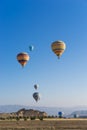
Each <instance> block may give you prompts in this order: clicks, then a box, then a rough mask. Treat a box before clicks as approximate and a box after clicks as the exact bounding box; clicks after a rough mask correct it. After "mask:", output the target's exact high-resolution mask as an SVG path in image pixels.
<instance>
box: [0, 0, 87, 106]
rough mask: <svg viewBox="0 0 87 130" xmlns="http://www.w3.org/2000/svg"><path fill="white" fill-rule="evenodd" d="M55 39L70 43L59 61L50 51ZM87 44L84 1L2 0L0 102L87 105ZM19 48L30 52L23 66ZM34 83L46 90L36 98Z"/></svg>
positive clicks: (85, 5)
mask: <svg viewBox="0 0 87 130" xmlns="http://www.w3.org/2000/svg"><path fill="white" fill-rule="evenodd" d="M56 40H62V41H64V42H65V43H66V46H67V47H66V50H65V52H64V54H63V55H62V57H61V59H60V60H58V58H57V56H56V55H55V54H54V53H53V52H52V50H51V44H52V42H53V41H56ZM31 44H32V45H34V50H33V51H32V52H30V51H29V48H28V47H29V45H31ZM86 48H87V1H86V0H37V1H36V0H3V1H0V104H1V105H4V104H20V105H34V106H57V107H62V106H65V107H67V106H78V105H87V57H86V56H87V49H86ZM19 52H27V53H28V54H29V56H30V60H29V62H28V63H27V65H26V66H25V67H24V68H23V69H22V67H21V65H20V64H19V63H18V62H17V59H16V55H17V54H18V53H19ZM34 84H39V88H38V91H39V92H40V93H41V95H42V97H41V100H40V101H39V102H38V103H36V102H35V101H34V99H33V97H32V94H33V93H34V92H35V89H34V87H33V86H34Z"/></svg>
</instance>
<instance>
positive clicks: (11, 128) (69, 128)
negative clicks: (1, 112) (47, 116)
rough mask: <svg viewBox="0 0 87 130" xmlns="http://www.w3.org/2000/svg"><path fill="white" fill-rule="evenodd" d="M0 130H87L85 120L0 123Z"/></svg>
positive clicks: (86, 121) (86, 120)
mask: <svg viewBox="0 0 87 130" xmlns="http://www.w3.org/2000/svg"><path fill="white" fill-rule="evenodd" d="M0 130H87V119H55V120H52V119H51V120H43V121H40V120H29V121H0Z"/></svg>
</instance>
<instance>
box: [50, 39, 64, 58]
mask: <svg viewBox="0 0 87 130" xmlns="http://www.w3.org/2000/svg"><path fill="white" fill-rule="evenodd" d="M51 48H52V50H53V52H54V53H55V54H56V55H57V56H58V58H60V56H61V55H62V54H63V52H64V51H65V49H66V45H65V43H64V42H63V41H55V42H53V43H52V45H51Z"/></svg>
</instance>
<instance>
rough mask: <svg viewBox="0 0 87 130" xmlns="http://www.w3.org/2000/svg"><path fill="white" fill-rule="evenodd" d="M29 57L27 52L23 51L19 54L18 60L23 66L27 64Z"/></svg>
mask: <svg viewBox="0 0 87 130" xmlns="http://www.w3.org/2000/svg"><path fill="white" fill-rule="evenodd" d="M29 59H30V57H29V55H28V54H27V53H26V52H21V53H19V54H18V55H17V60H18V62H19V63H20V64H21V65H22V66H23V67H24V66H25V65H26V64H27V62H28V60H29Z"/></svg>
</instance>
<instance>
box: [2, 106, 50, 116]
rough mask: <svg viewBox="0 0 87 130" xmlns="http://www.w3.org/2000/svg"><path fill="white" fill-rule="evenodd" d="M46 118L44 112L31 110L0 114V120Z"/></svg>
mask: <svg viewBox="0 0 87 130" xmlns="http://www.w3.org/2000/svg"><path fill="white" fill-rule="evenodd" d="M34 116H35V117H47V116H48V114H47V113H46V112H42V111H39V110H33V109H25V108H23V109H20V110H18V111H17V112H12V113H0V118H9V117H29V118H30V117H34Z"/></svg>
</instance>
